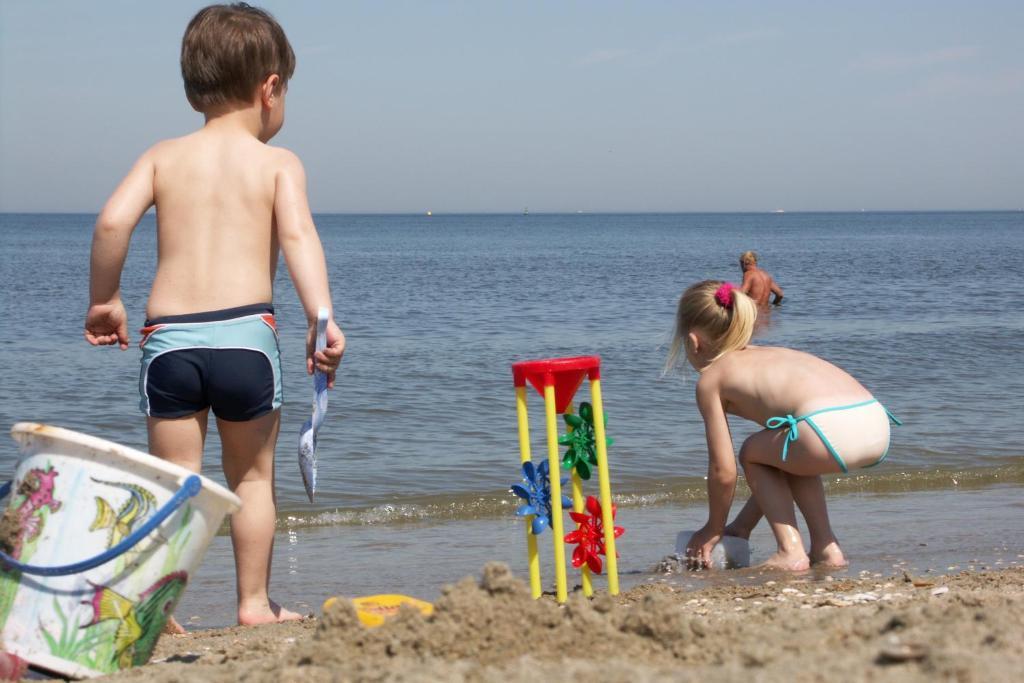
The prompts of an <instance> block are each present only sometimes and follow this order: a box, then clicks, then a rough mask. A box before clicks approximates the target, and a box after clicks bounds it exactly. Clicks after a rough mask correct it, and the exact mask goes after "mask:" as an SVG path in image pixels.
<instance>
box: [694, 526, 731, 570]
mask: <svg viewBox="0 0 1024 683" xmlns="http://www.w3.org/2000/svg"><path fill="white" fill-rule="evenodd" d="M720 540H722V530H717V531H716V530H714V529H712V528H710V527H709V526H708V525H707V524H705V525H704V526H703V527H702V528H701V529H700V530H699V531H697V532H696V533H694V534H693V537H692V538H690V543H689V544H688V545H687V546H686V568H687V569H711V551H712V550H713V549H714V547H715V545H716V544H717V543H718V542H719V541H720Z"/></svg>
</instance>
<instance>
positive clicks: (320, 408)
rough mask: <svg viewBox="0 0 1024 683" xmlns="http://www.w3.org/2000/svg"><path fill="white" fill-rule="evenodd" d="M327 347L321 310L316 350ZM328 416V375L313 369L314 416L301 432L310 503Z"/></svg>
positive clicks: (301, 469)
mask: <svg viewBox="0 0 1024 683" xmlns="http://www.w3.org/2000/svg"><path fill="white" fill-rule="evenodd" d="M326 347H327V309H326V308H321V309H320V310H319V311H317V316H316V350H317V351H323V350H324V348H326ZM326 416H327V375H326V374H325V373H323V372H320V371H319V370H317V369H316V366H315V365H314V368H313V415H312V417H310V418H309V419H308V420H306V423H305V424H304V425H302V429H301V430H299V472H301V473H302V483H303V485H305V487H306V495H307V496H309V502H310V503H312V502H313V496H315V495H316V436H317V434H318V433H319V432H320V425H322V424H323V423H324V417H326Z"/></svg>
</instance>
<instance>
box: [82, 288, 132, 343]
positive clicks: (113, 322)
mask: <svg viewBox="0 0 1024 683" xmlns="http://www.w3.org/2000/svg"><path fill="white" fill-rule="evenodd" d="M85 340H86V341H87V342H89V343H90V344H92V345H93V346H112V345H115V344H116V345H119V346H120V347H121V350H122V351H126V350H127V349H128V314H127V313H126V312H125V310H124V304H123V303H121V300H120V299H118V300H116V301H114V302H113V303H109V304H93V305H92V306H90V307H89V310H88V311H87V312H86V314H85Z"/></svg>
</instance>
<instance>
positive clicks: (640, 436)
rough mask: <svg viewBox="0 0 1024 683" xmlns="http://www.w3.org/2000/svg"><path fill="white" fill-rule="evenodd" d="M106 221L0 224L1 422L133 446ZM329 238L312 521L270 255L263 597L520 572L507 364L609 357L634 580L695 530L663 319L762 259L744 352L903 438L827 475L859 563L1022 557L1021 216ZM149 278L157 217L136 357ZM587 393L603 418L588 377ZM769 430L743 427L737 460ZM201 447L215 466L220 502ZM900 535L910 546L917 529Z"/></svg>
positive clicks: (137, 308)
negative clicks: (817, 360)
mask: <svg viewBox="0 0 1024 683" xmlns="http://www.w3.org/2000/svg"><path fill="white" fill-rule="evenodd" d="M94 220H95V216H93V215H70V214H3V215H0V237H2V248H0V287H2V291H3V295H2V297H0V301H2V305H0V319H2V321H3V323H2V325H0V349H2V351H3V355H4V358H3V361H2V363H0V368H2V370H0V381H2V386H3V388H4V392H3V394H2V395H0V425H2V426H3V427H4V428H5V429H6V428H7V427H8V426H9V425H11V424H13V423H15V422H18V421H35V422H46V423H51V424H55V425H59V426H62V427H67V428H70V429H76V430H80V431H83V432H87V433H89V434H93V435H96V436H100V437H104V438H107V439H111V440H114V441H117V442H120V443H123V444H126V445H130V446H133V447H137V448H140V449H143V450H145V447H146V431H145V421H144V418H143V416H142V415H141V414H140V413H139V411H138V407H137V404H138V390H137V383H138V370H139V367H138V364H139V356H140V352H139V350H138V349H137V348H136V347H135V346H134V345H133V346H132V348H131V349H130V350H129V351H126V352H121V351H118V350H114V349H111V348H103V349H97V348H92V347H90V346H89V345H88V344H86V342H85V341H84V340H83V338H82V322H83V319H84V314H85V310H86V307H87V304H88V275H89V274H88V267H89V245H90V240H91V233H92V226H93V222H94ZM316 221H317V226H318V228H319V230H320V234H321V239H322V240H323V243H324V247H325V250H326V253H327V259H328V267H329V271H330V275H331V286H332V292H333V296H334V302H335V307H336V311H337V316H338V319H339V322H340V323H341V325H342V327H343V329H344V330H345V332H346V335H347V337H348V350H347V352H346V355H345V359H344V361H343V363H342V366H341V368H340V371H339V375H338V382H337V388H336V389H335V390H334V391H333V392H332V393H331V397H330V400H331V405H330V412H329V414H328V418H327V422H326V424H325V426H324V429H323V431H322V432H321V435H320V445H319V454H320V482H319V490H318V495H317V503H316V504H315V505H310V504H309V503H308V502H307V501H306V497H305V493H304V492H303V487H302V482H301V479H300V477H299V472H298V467H297V464H296V448H297V439H298V432H299V427H300V426H301V424H302V422H303V421H304V420H305V419H306V418H307V417H308V415H309V404H310V400H311V392H312V384H311V381H310V379H309V378H308V377H307V376H306V375H305V372H304V365H303V339H304V334H305V327H304V323H303V316H302V312H301V307H300V306H299V302H298V299H297V297H296V294H295V291H294V289H293V288H292V286H291V283H290V281H289V280H288V274H287V269H286V268H285V266H284V265H283V263H282V265H281V267H280V269H279V273H278V278H277V282H276V286H275V291H276V294H275V299H276V300H275V305H276V307H277V313H278V328H279V330H280V335H281V351H282V357H283V364H284V375H285V376H284V386H285V405H284V408H283V426H282V430H281V437H280V441H279V443H278V450H277V478H278V479H277V481H278V487H277V490H278V500H279V507H280V509H279V528H280V530H281V533H280V537H279V539H278V541H277V560H276V562H275V572H276V573H275V579H274V590H275V592H276V593H277V594H279V595H284V596H285V597H286V599H289V600H292V601H293V602H295V603H296V604H305V605H309V606H310V609H314V608H315V607H316V606H317V605H318V604H319V601H320V600H322V599H323V598H324V597H326V596H327V594H329V592H346V591H349V592H393V591H401V592H410V593H418V594H421V595H424V596H425V597H431V596H436V594H437V592H438V591H439V590H440V586H441V585H442V584H443V583H445V582H449V581H453V580H455V579H457V578H459V576H462V575H464V574H471V573H475V572H477V571H478V569H479V567H480V564H481V563H482V562H483V561H484V560H486V559H490V558H493V559H502V560H504V561H509V562H512V563H513V565H516V563H517V562H518V563H521V562H522V558H521V555H523V554H524V550H523V547H522V546H523V545H524V541H523V539H522V531H521V526H520V524H519V523H518V522H517V521H516V520H515V518H514V517H513V511H514V509H515V507H516V502H515V499H514V498H513V497H512V496H511V495H510V494H509V493H508V486H509V484H510V483H512V482H515V481H516V480H517V479H518V472H519V463H518V461H519V456H518V444H517V436H516V416H515V401H514V391H513V387H512V375H511V370H510V365H511V363H513V362H515V361H518V360H524V359H534V358H547V357H559V356H573V355H583V354H597V355H600V356H601V360H602V387H603V397H604V404H605V410H606V412H607V414H608V434H609V436H612V437H613V438H614V439H615V443H614V445H613V446H612V448H611V449H610V466H611V472H612V482H613V491H614V494H615V498H616V501H617V503H618V505H619V508H620V512H619V522H620V523H621V524H622V525H623V526H625V527H626V528H627V530H628V531H627V534H626V536H625V537H624V538H623V540H622V541H621V543H620V553H621V554H622V556H623V559H622V560H621V561H620V562H621V564H620V567H624V568H625V571H627V572H633V574H634V575H636V576H641V577H643V576H648V575H649V570H650V568H651V567H652V566H653V565H654V564H656V563H657V561H658V560H659V559H660V557H661V556H662V555H664V554H667V553H669V552H671V551H672V549H673V544H674V537H675V532H676V531H678V530H679V529H682V528H694V527H695V526H700V525H701V524H702V523H703V521H704V518H703V517H702V515H703V514H704V510H703V508H702V506H703V504H704V503H703V501H704V481H703V474H704V471H705V468H706V463H707V454H706V448H705V444H704V436H703V428H702V423H701V421H700V416H699V414H698V413H697V410H696V406H695V403H694V398H693V387H694V382H695V378H696V375H695V374H694V373H692V372H677V373H673V374H670V375H668V376H663V373H662V367H663V364H664V361H665V355H666V351H667V345H668V342H669V340H670V336H669V335H670V332H671V329H672V325H673V316H674V313H675V305H676V302H677V300H678V297H679V294H680V293H681V292H682V290H683V289H684V288H685V287H686V286H688V285H689V284H691V283H693V282H695V281H697V280H701V279H705V278H719V279H729V280H732V281H739V280H740V279H741V273H740V271H739V267H738V265H737V263H738V257H739V254H740V253H741V252H742V251H744V250H747V249H753V250H755V251H757V252H758V253H759V254H760V257H761V265H762V266H763V267H764V268H765V269H767V270H768V271H769V272H770V273H772V274H773V276H774V277H775V278H776V279H777V281H778V282H779V283H780V284H781V286H782V287H783V288H784V289H785V292H786V298H785V302H784V304H783V305H782V306H781V307H779V308H778V309H776V310H774V311H773V313H772V315H771V319H770V322H769V324H768V325H766V326H765V327H764V328H763V329H762V330H761V332H760V333H759V336H758V338H757V339H756V343H761V344H778V345H784V346H790V347H794V348H799V349H803V350H806V351H809V352H811V353H814V354H816V355H819V356H822V357H824V358H826V359H828V360H830V361H832V362H834V363H836V364H838V365H840V366H841V367H843V368H845V369H846V370H848V371H849V372H850V373H851V374H853V375H854V376H855V377H857V378H858V379H860V380H861V382H862V383H864V384H865V385H866V386H867V387H868V388H869V389H870V390H871V391H873V392H874V394H875V395H876V397H877V398H879V399H880V400H881V401H882V402H883V403H884V404H885V405H886V406H887V407H888V408H889V409H890V410H891V411H892V412H893V413H894V414H895V415H897V416H898V417H899V418H900V419H901V420H903V422H904V426H903V427H899V428H896V429H895V430H894V433H893V441H892V448H891V450H890V454H889V458H888V459H887V461H886V462H885V463H884V464H883V465H882V466H880V467H878V468H876V469H874V470H868V471H867V472H866V473H864V474H855V475H853V476H847V477H841V478H834V479H830V480H829V481H828V483H827V486H828V489H829V492H830V495H833V500H834V501H835V503H834V505H833V508H834V513H833V514H834V517H835V519H834V526H835V527H836V530H837V532H838V533H839V534H840V538H841V539H843V540H844V543H845V544H846V546H847V551H848V553H849V554H850V555H851V556H852V557H853V558H854V563H855V564H854V569H857V570H860V569H861V568H862V567H869V568H870V569H872V570H875V569H879V568H883V567H885V566H888V565H889V564H892V562H890V560H893V562H895V559H894V557H895V556H890V554H889V550H891V548H888V547H887V546H886V545H885V538H886V537H888V536H890V535H892V534H893V533H894V531H893V529H892V528H891V527H892V526H893V525H899V526H900V530H899V533H898V534H897V537H898V538H901V539H903V541H901V542H903V543H911V539H922V540H921V541H920V542H921V543H928V544H929V545H928V546H927V547H928V548H930V550H929V551H928V552H924V551H923V550H922V551H918V552H917V553H916V554H915V553H914V552H913V550H914V549H913V548H907V549H906V552H902V551H901V553H899V554H900V557H899V558H896V559H905V560H906V561H908V562H909V561H920V562H925V563H926V564H927V563H930V564H928V567H929V568H933V569H936V570H938V569H943V570H944V569H946V567H947V566H966V564H965V563H966V561H967V560H969V559H978V560H979V562H982V561H983V562H990V563H995V562H996V561H997V560H999V561H1001V562H1007V563H1008V562H1013V561H1019V560H1017V554H1018V553H1021V552H1024V514H1022V513H1024V508H1022V506H1021V503H1020V501H1022V500H1024V458H1022V457H1021V456H1022V454H1024V445H1022V440H1021V437H1022V432H1024V430H1022V428H1021V415H1024V372H1022V369H1024V360H1022V359H1024V311H1022V309H1021V307H1020V306H1021V304H1020V301H1021V298H1022V294H1024V269H1022V268H1021V267H1020V264H1021V263H1022V262H1024V213H1022V212H1004V213H797V214H794V213H786V214H640V215H590V214H566V215H535V214H531V215H528V216H527V215H435V216H432V217H427V216H412V215H394V216H391V215H372V216H358V215H321V216H317V217H316ZM155 259H156V234H155V224H154V218H153V217H152V216H151V215H150V216H146V217H145V218H144V219H143V221H142V222H141V224H140V225H139V227H138V228H137V230H136V232H135V235H134V237H133V240H132V246H131V251H130V254H129V257H128V261H127V263H126V266H125V271H124V275H123V277H122V291H123V296H124V300H125V303H126V306H127V308H128V312H129V317H130V325H131V328H132V331H133V335H132V336H133V341H137V339H138V335H137V333H136V332H135V331H136V330H137V329H138V328H139V327H141V325H142V322H143V320H144V318H145V313H144V309H145V300H146V295H147V292H148V287H149V284H150V280H151V277H152V274H153V270H154V265H155ZM254 303H255V302H254ZM578 398H579V399H582V400H588V399H589V393H588V390H587V388H586V385H584V387H583V388H581V390H580V394H579V396H578ZM529 407H530V410H531V433H532V439H533V449H534V457H535V458H537V457H540V456H542V455H543V454H544V453H545V450H544V444H543V424H542V418H543V403H542V401H541V398H540V396H539V395H537V394H535V393H532V394H531V395H530V398H529ZM756 429H757V427H756V426H754V425H751V424H748V423H744V422H743V421H742V420H738V419H735V420H733V421H732V430H733V437H734V441H735V443H736V445H737V448H738V446H739V444H740V443H742V440H743V439H744V438H745V437H746V436H747V435H748V434H750V433H752V432H753V431H755V430H756ZM211 431H212V433H211V438H210V439H209V440H208V441H207V450H206V460H205V465H204V474H207V475H208V476H210V477H212V478H213V479H215V480H217V481H220V482H223V476H222V474H221V470H220V457H219V441H218V440H217V438H216V434H215V432H213V430H211ZM14 459H15V448H14V445H13V442H8V446H7V447H6V448H3V449H0V462H2V465H0V466H2V467H3V468H4V469H5V470H6V471H7V472H11V471H13V463H14ZM591 487H592V489H593V488H596V487H594V485H591ZM591 492H593V490H591ZM872 501H873V502H872ZM971 501H973V502H971ZM993 501H1000V503H999V505H993V504H992V502H993ZM872 505H875V506H876V507H877V506H881V507H880V508H879V509H881V510H883V512H878V511H874V512H873V511H872ZM953 510H955V511H957V513H956V514H957V516H956V518H955V520H951V519H950V515H951V514H952V513H951V511H953ZM836 511H841V512H842V514H841V515H840V514H838V512H836ZM885 511H888V513H886V512H885ZM873 515H879V516H880V517H881V518H872V516H873ZM893 515H895V516H896V517H895V518H893ZM901 517H902V518H908V517H909V518H913V519H914V522H913V524H914V526H913V527H911V528H904V527H903V525H901V523H900V518H901ZM957 522H960V523H961V524H962V527H963V529H973V534H974V535H973V536H971V543H973V545H971V546H970V547H972V548H974V549H975V551H976V552H975V553H974V554H975V555H980V556H981V557H980V558H976V557H974V556H973V555H972V557H971V558H966V559H964V560H963V561H959V560H958V558H957V556H958V553H959V549H960V548H963V547H964V546H963V544H962V543H960V545H957V544H956V543H954V542H952V541H947V542H946V545H942V544H941V543H938V545H936V543H937V541H936V540H932V539H938V538H951V536H950V530H949V527H950V525H951V524H956V523H957ZM844 533H845V535H844ZM986 533H987V534H989V535H987V536H986V535H984V534H986ZM979 534H981V535H979ZM765 539H766V542H763V543H761V544H760V546H759V547H761V548H762V549H763V550H764V554H765V555H767V554H768V550H769V548H768V543H767V537H765ZM920 547H921V548H924V547H925V546H920ZM986 549H988V550H986ZM997 550H998V552H997ZM986 552H988V553H989V556H990V557H989V556H986V555H985V553H986ZM439 555H443V556H444V561H443V562H442V561H441V559H440V557H439ZM904 555H909V557H906V558H905V557H904ZM1004 556H1005V557H1004ZM858 558H860V559H859V561H860V562H861V564H860V565H858V564H857V562H858ZM927 558H932V559H930V560H929V559H927ZM986 558H987V559H986ZM545 562H547V563H549V562H550V560H549V559H546V560H545ZM940 565H942V566H941V567H940ZM384 568H387V569H386V570H385V569H384ZM549 569H550V567H549V565H548V566H547V569H546V571H549ZM231 571H232V564H231V555H230V545H229V543H228V539H227V538H226V537H218V539H217V540H216V541H215V543H214V547H213V548H212V549H211V552H210V556H209V558H208V560H207V562H206V563H205V565H204V567H203V569H202V570H201V571H200V574H199V576H198V577H197V580H196V582H195V583H194V584H193V586H192V588H190V590H189V592H188V593H187V594H186V597H185V599H184V602H183V605H182V608H181V609H182V610H188V609H192V610H194V611H195V612H196V616H197V620H195V623H197V624H200V625H204V626H205V625H220V624H223V623H228V622H230V620H231V608H232V606H231V602H232V600H231V595H230V590H229V589H228V590H227V593H225V590H224V588H219V587H218V586H220V584H222V583H224V582H226V584H227V586H230V585H231V584H232V583H233V579H232V575H231ZM851 571H853V570H851ZM325 575H330V576H331V577H332V580H331V583H330V587H329V588H326V587H325V580H324V577H325ZM225 588H226V586H225Z"/></svg>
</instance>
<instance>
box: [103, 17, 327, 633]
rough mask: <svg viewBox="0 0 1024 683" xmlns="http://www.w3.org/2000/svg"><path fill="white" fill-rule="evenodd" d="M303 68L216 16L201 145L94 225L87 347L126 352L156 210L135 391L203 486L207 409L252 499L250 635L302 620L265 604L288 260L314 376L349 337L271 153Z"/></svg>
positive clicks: (189, 63) (276, 41) (255, 29)
mask: <svg viewBox="0 0 1024 683" xmlns="http://www.w3.org/2000/svg"><path fill="white" fill-rule="evenodd" d="M294 69H295V55H294V53H293V52H292V48H291V45H289V43H288V39H287V37H286V36H285V34H284V31H283V30H282V29H281V27H280V26H279V25H278V24H277V22H276V21H275V20H274V18H273V17H272V16H270V15H269V14H268V13H266V12H264V11H263V10H260V9H257V8H254V7H250V6H248V5H245V4H236V5H230V6H227V5H214V6H211V7H207V8H205V9H203V10H201V11H200V12H199V13H198V14H197V15H196V16H195V17H194V18H193V19H192V21H191V22H190V23H189V25H188V28H187V29H186V31H185V37H184V39H183V40H182V46H181V72H182V77H183V78H184V80H185V94H186V96H187V97H188V101H189V103H190V104H191V105H192V107H193V108H194V109H195V110H196V111H198V112H200V113H202V114H203V115H204V116H205V118H206V123H205V125H204V126H203V127H202V128H201V129H199V130H198V131H196V132H194V133H192V134H191V135H186V136H185V137H182V138H177V139H173V140H166V141H164V142H159V143H157V144H156V145H155V146H153V147H152V148H151V149H149V150H148V151H147V152H145V153H144V154H143V155H142V157H140V158H139V160H138V161H137V162H136V164H135V166H134V167H133V168H132V170H131V171H130V172H129V173H128V175H127V176H126V177H125V179H124V180H123V181H122V182H121V184H120V185H119V186H118V188H117V189H116V190H115V191H114V194H113V195H112V196H111V197H110V199H109V200H108V201H107V204H106V205H105V206H104V207H103V211H102V212H101V213H100V215H99V218H98V219H97V221H96V231H95V234H94V236H93V243H92V259H91V277H90V283H89V285H90V286H89V298H90V305H89V310H88V312H87V313H86V318H85V338H86V340H88V342H89V343H90V344H93V345H119V346H120V347H121V349H122V350H125V349H127V348H128V322H127V316H126V313H125V309H124V305H123V304H122V303H121V296H120V282H119V281H120V277H121V269H122V267H123V265H124V260H125V256H126V254H127V252H128V242H129V240H130V239H131V234H132V231H133V230H134V229H135V225H136V224H137V223H138V221H139V219H140V218H141V217H142V215H143V214H144V213H145V212H146V210H147V209H149V207H151V206H154V205H155V206H156V218H157V240H158V253H159V259H158V262H157V268H156V275H155V277H154V279H153V287H152V290H151V292H150V296H149V302H148V304H147V306H146V315H147V318H148V320H147V321H146V325H145V327H144V328H143V329H142V331H141V332H142V335H143V337H142V341H141V344H140V345H141V346H142V373H141V377H140V383H139V391H140V393H141V396H142V400H141V408H142V410H143V412H145V413H146V416H147V426H148V430H149V450H150V452H151V453H153V454H154V455H157V456H159V457H161V458H164V459H166V460H168V461H171V462H174V463H177V464H179V465H182V466H184V467H187V468H188V469H190V470H192V471H194V472H199V471H200V468H201V466H202V456H203V442H204V440H205V437H206V427H207V420H208V417H209V413H210V410H211V409H212V410H213V413H214V415H215V417H216V419H217V429H218V431H219V432H220V436H221V441H222V442H223V452H222V458H223V465H224V475H225V477H226V478H227V481H228V485H229V486H230V488H231V490H232V491H234V492H235V493H236V494H237V495H238V496H239V497H240V498H241V499H242V509H241V510H240V511H239V512H238V513H236V514H235V515H233V516H232V519H231V541H232V544H233V546H234V551H235V571H236V576H237V581H238V623H239V624H243V625H249V624H260V623H267V622H273V621H284V620H289V619H298V618H300V615H298V614H296V613H295V612H291V611H288V610H286V609H284V608H282V607H281V606H279V605H278V604H276V603H275V602H274V601H273V600H271V599H270V596H269V594H268V584H269V580H270V561H271V553H272V549H273V542H274V522H275V519H276V511H275V502H274V447H275V444H276V443H277V434H278V428H279V427H280V423H281V414H280V410H279V408H280V406H281V368H280V358H279V352H278V344H277V333H276V328H275V323H274V316H273V311H274V309H273V307H272V306H271V304H270V302H271V301H272V295H273V291H272V287H273V281H274V272H275V269H276V267H277V262H278V253H279V251H280V252H283V253H284V258H285V262H286V263H287V265H288V271H289V272H290V273H291V277H292V281H293V282H294V283H295V289H296V291H297V292H298V295H299V299H300V300H301V301H302V306H303V308H304V309H305V312H306V318H307V321H308V323H309V330H308V333H307V345H306V371H307V372H309V373H312V372H313V366H314V365H315V366H316V367H317V368H318V369H320V370H322V371H323V372H325V373H327V375H328V385H329V386H331V387H333V386H334V374H335V371H336V369H337V367H338V363H339V362H340V361H341V356H342V353H343V352H344V349H345V337H344V335H343V334H342V332H341V330H340V329H339V328H338V326H337V325H336V324H335V323H334V320H333V314H332V316H331V322H330V323H329V324H328V327H327V343H328V347H327V349H325V350H324V351H322V352H317V353H315V354H314V352H313V344H314V340H315V332H316V316H317V311H318V308H319V307H321V306H324V307H327V308H328V309H329V310H330V309H331V296H330V291H329V287H328V282H327V266H326V263H325V260H324V253H323V249H322V247H321V245H320V239H319V237H318V236H317V232H316V227H315V226H314V225H313V218H312V216H311V215H310V211H309V206H308V204H307V200H306V189H305V183H306V179H305V175H304V172H303V168H302V163H301V162H300V161H299V159H298V157H296V156H295V155H294V154H292V153H291V152H289V151H287V150H284V149H280V148H275V147H270V146H268V145H267V144H266V142H267V141H268V140H270V139H271V138H272V137H274V135H275V134H276V133H277V131H279V130H280V129H281V125H282V124H283V122H284V104H285V94H286V92H287V86H288V79H289V78H290V77H291V75H292V73H293V71H294Z"/></svg>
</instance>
